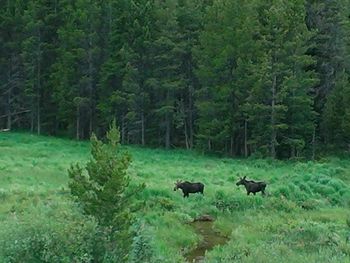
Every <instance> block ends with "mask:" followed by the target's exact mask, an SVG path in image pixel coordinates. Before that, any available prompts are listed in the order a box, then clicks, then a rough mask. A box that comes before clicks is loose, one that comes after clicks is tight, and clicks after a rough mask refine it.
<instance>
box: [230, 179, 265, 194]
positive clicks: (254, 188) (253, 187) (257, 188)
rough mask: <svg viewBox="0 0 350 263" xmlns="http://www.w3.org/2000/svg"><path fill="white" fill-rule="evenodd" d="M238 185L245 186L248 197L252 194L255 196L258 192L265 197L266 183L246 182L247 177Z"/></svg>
mask: <svg viewBox="0 0 350 263" xmlns="http://www.w3.org/2000/svg"><path fill="white" fill-rule="evenodd" d="M236 185H237V186H239V185H244V187H245V189H246V190H247V195H250V193H253V194H254V195H255V194H256V193H257V192H261V194H262V195H265V188H266V186H267V184H266V183H265V182H255V181H248V180H246V176H244V177H243V178H241V179H240V180H239V181H238V182H237V183H236Z"/></svg>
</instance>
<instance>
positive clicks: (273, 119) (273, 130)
mask: <svg viewBox="0 0 350 263" xmlns="http://www.w3.org/2000/svg"><path fill="white" fill-rule="evenodd" d="M271 93H272V100H271V120H270V121H271V123H270V125H271V141H270V147H271V148H270V151H271V157H272V158H276V137H277V132H276V128H275V124H276V116H275V114H276V112H275V110H276V109H275V104H276V75H274V76H273V81H272V87H271Z"/></svg>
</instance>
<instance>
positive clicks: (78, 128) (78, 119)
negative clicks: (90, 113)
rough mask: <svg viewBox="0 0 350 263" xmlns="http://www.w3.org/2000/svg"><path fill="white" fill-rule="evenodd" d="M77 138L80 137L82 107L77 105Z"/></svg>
mask: <svg viewBox="0 0 350 263" xmlns="http://www.w3.org/2000/svg"><path fill="white" fill-rule="evenodd" d="M76 129H77V130H76V139H77V140H79V139H80V132H79V130H80V107H79V105H77V120H76Z"/></svg>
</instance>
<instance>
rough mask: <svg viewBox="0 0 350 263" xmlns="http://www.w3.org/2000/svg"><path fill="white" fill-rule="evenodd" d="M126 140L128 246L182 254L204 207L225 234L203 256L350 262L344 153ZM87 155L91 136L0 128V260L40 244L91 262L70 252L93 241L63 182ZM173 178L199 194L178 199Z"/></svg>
mask: <svg viewBox="0 0 350 263" xmlns="http://www.w3.org/2000/svg"><path fill="white" fill-rule="evenodd" d="M127 148H128V150H129V152H130V153H131V155H132V159H133V162H132V165H131V167H130V168H129V175H130V177H131V179H132V185H136V184H138V183H141V182H144V183H145V184H146V188H145V190H144V191H143V192H141V193H139V194H137V196H136V197H135V198H136V201H137V202H138V204H139V206H138V207H139V209H138V210H137V212H136V218H137V222H136V223H135V230H136V232H137V233H138V236H136V238H135V241H134V243H135V244H134V246H133V249H134V250H138V251H139V252H140V250H141V252H140V253H139V252H138V253H136V252H135V251H131V254H133V253H134V254H135V253H136V254H137V255H140V254H144V255H145V256H144V258H147V260H148V262H185V258H184V255H186V253H188V252H189V251H191V250H192V249H193V248H195V247H196V245H197V244H198V243H199V242H200V240H201V236H200V235H197V234H196V233H195V231H194V229H193V228H192V227H191V226H190V225H189V224H188V223H189V222H191V221H192V220H193V219H194V218H196V217H198V216H200V215H203V214H209V215H211V216H213V217H214V218H215V219H216V220H215V222H214V228H215V230H217V231H219V232H220V233H221V234H222V235H224V236H226V237H228V238H229V241H228V243H226V245H223V246H218V247H215V248H214V249H213V250H211V251H208V252H207V253H206V257H205V262H350V240H349V239H350V211H349V208H350V158H337V157H329V158H322V159H320V160H318V161H317V162H291V161H290V162H287V161H273V160H253V159H252V160H243V159H230V158H218V157H208V156H203V155H200V154H198V153H196V152H188V151H181V150H173V151H165V150H159V149H145V148H139V147H127ZM88 158H89V143H88V142H76V141H70V140H65V139H58V138H52V137H41V136H33V135H28V134H20V133H1V134H0V201H1V205H0V220H1V225H0V242H1V247H0V256H1V261H0V262H24V261H18V260H17V261H16V260H15V258H16V255H17V258H18V255H19V254H20V255H22V257H23V258H24V257H25V256H26V255H28V253H29V254H30V251H35V248H36V247H38V246H39V248H40V249H41V247H40V246H43V247H45V248H47V249H46V250H45V251H44V252H43V251H40V253H41V254H40V255H36V257H35V256H33V259H32V261H31V262H88V258H85V259H84V255H85V254H84V253H83V252H82V253H80V254H79V253H78V252H77V251H84V249H86V250H88V249H89V246H92V245H91V243H89V242H90V241H89V233H91V232H92V231H91V230H92V229H94V224H93V222H92V221H91V220H90V219H86V218H84V217H83V216H81V213H80V212H79V208H78V207H77V206H76V205H75V204H74V203H73V202H72V201H71V199H70V195H69V190H68V187H67V182H68V174H67V168H68V167H69V165H70V163H72V162H81V163H84V162H85V161H86V160H87V159H88ZM238 175H240V176H244V175H245V176H247V177H248V178H250V179H256V180H264V181H266V182H267V183H268V187H267V193H268V194H267V196H266V197H262V196H261V195H260V194H259V195H256V196H252V195H251V196H247V195H246V193H245V190H244V189H243V187H241V188H238V187H237V186H236V185H235V183H236V181H237V180H238ZM178 179H182V180H189V181H201V182H203V183H204V184H205V194H204V196H202V195H190V197H189V198H186V199H184V198H183V197H182V194H181V193H180V191H177V192H174V191H173V186H174V182H175V181H176V180H178ZM77 236H78V238H77ZM34 239H35V240H36V241H35V242H34V243H33V240H34ZM38 240H39V241H38ZM55 242H56V243H55ZM33 244H34V245H33ZM33 246H34V247H33ZM40 249H39V250H40ZM41 250H42V249H41ZM62 251H64V255H63V254H62ZM73 254H74V255H78V254H79V256H76V257H75V258H74V260H72V258H71V257H70V256H69V255H73ZM131 258H133V260H134V262H140V261H138V259H137V257H135V256H134V257H132V256H131ZM39 259H40V260H41V261H39ZM143 262H146V261H143Z"/></svg>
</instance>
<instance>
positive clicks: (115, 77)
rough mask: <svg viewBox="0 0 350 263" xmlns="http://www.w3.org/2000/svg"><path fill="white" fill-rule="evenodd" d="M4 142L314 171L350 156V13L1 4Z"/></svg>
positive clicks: (126, 2) (156, 1) (297, 5)
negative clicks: (88, 144) (325, 155)
mask: <svg viewBox="0 0 350 263" xmlns="http://www.w3.org/2000/svg"><path fill="white" fill-rule="evenodd" d="M0 6H1V7H0V43H1V45H0V129H6V130H7V129H10V130H18V131H23V130H24V131H30V132H32V133H36V134H39V135H40V134H43V135H55V136H65V137H70V138H76V139H77V140H82V139H88V138H89V137H90V135H91V134H92V132H94V133H96V134H97V135H100V136H102V135H103V134H104V133H105V131H106V130H107V128H108V125H109V124H110V123H111V121H112V120H116V122H117V125H118V126H119V127H120V131H121V142H122V143H123V144H138V145H145V146H151V147H164V148H167V149H168V148H186V149H193V148H195V149H199V150H201V151H203V152H212V153H219V154H224V155H230V156H242V157H248V156H257V157H267V156H269V157H272V158H279V159H285V158H307V159H313V158H315V156H316V155H317V154H318V153H319V152H322V151H324V150H325V149H327V150H334V151H343V150H349V149H350V103H349V102H350V85H349V70H350V65H349V61H350V60H349V55H350V46H349V36H350V25H349V22H350V21H349V20H350V18H349V15H350V3H349V1H348V0H294V1H289V0H266V1H259V0H252V1H245V0H235V1H232V0H104V1H103V0H95V1H91V0H75V1H70V0H61V1H58V0H11V1H9V0H1V1H0Z"/></svg>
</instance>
